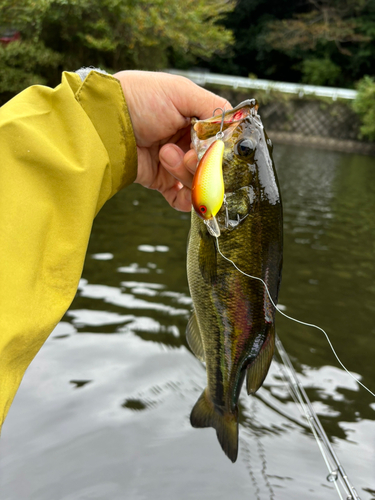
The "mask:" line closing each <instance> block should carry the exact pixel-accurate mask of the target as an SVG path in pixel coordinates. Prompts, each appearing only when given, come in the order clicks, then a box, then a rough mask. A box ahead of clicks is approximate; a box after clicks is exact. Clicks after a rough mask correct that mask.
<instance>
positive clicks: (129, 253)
mask: <svg viewBox="0 0 375 500" xmlns="http://www.w3.org/2000/svg"><path fill="white" fill-rule="evenodd" d="M275 162H276V165H277V168H278V172H279V178H280V184H281V189H282V193H283V201H284V218H285V258H284V271H283V281H282V287H281V294H280V303H281V304H282V306H284V307H285V312H286V313H287V314H289V315H292V316H295V317H297V318H299V319H302V320H304V321H308V322H313V323H317V324H319V325H320V326H322V327H323V328H324V329H326V330H327V332H328V333H329V335H330V337H331V339H332V341H333V343H334V345H335V347H336V349H337V352H338V354H339V356H340V357H341V359H342V361H343V362H344V363H345V365H346V366H347V367H348V368H349V369H351V370H352V371H353V373H355V374H356V375H357V376H359V377H360V378H361V381H362V382H363V383H365V384H367V385H368V386H370V388H371V389H372V390H374V389H375V377H374V375H375V370H374V357H375V343H374V341H373V339H374V334H375V324H374V318H375V283H374V275H375V273H374V270H375V262H374V255H375V217H374V212H375V167H374V160H373V159H372V158H367V157H363V156H354V155H345V154H339V153H333V152H325V151H318V150H312V149H311V150H309V149H306V148H297V147H290V146H280V145H277V146H275ZM188 231H189V215H188V214H182V213H178V212H175V211H173V210H171V209H170V208H169V207H168V206H167V205H166V202H164V200H163V199H162V198H161V197H160V196H159V195H158V193H154V192H150V191H147V190H145V189H143V188H140V187H139V186H131V187H130V188H128V189H126V190H125V191H124V192H122V193H120V194H118V195H117V196H116V197H115V198H114V199H113V200H111V201H110V202H108V203H107V205H106V206H105V207H104V209H103V210H102V212H101V213H100V214H99V216H98V217H97V219H96V221H95V224H94V228H93V233H92V238H91V242H90V245H89V249H88V254H87V259H86V264H85V269H84V272H83V277H82V280H81V283H80V287H79V291H78V293H77V296H76V298H75V300H74V302H73V304H72V306H71V308H70V310H69V311H68V313H67V314H66V316H65V317H64V318H63V320H62V321H61V323H60V324H59V325H58V327H57V328H56V329H55V331H54V332H53V333H52V334H51V336H50V338H49V340H48V341H47V342H46V344H45V345H44V347H43V348H42V350H41V351H40V353H39V354H38V356H37V357H36V358H35V360H34V362H33V363H32V364H31V366H30V368H29V370H28V371H27V373H26V376H25V378H24V380H23V382H22V385H21V388H20V390H19V392H18V394H17V396H16V399H15V401H14V404H13V406H12V408H11V410H10V412H9V415H8V418H7V420H6V422H5V424H4V428H3V433H2V438H1V448H0V471H1V472H0V474H1V476H0V485H1V488H0V499H1V500H51V499H54V500H55V499H56V500H86V499H95V500H120V499H121V500H122V499H131V500H133V499H134V500H144V499H145V500H146V499H150V498H164V499H165V500H172V499H173V500H174V499H175V498H179V499H182V500H185V499H194V500H200V499H202V500H209V499H215V500H220V499H227V498H243V499H247V498H248V499H256V500H258V499H261V500H263V499H281V500H282V499H288V500H290V499H291V500H294V499H295V500H300V499H304V500H305V499H316V498H324V499H331V498H332V499H335V498H338V497H337V493H336V491H335V490H334V489H333V487H332V485H331V484H330V483H328V482H327V480H326V476H327V471H326V468H325V465H324V462H323V460H322V458H321V456H320V453H319V450H318V447H317V445H316V443H315V441H314V439H313V437H312V435H311V433H310V431H309V430H308V429H306V426H305V424H304V421H303V418H302V417H301V416H300V413H299V411H298V409H297V407H296V405H295V403H294V402H293V400H292V398H291V397H290V395H289V392H288V390H287V388H286V386H285V384H284V382H283V380H282V377H281V372H280V367H279V365H278V363H277V362H274V363H273V365H272V368H271V371H270V373H269V375H268V377H267V379H266V381H265V384H264V386H263V387H262V388H261V390H260V391H259V393H258V394H257V395H256V396H255V397H247V396H246V394H245V391H243V395H242V398H241V425H240V452H239V458H238V461H237V463H236V464H235V465H232V464H231V463H230V461H229V460H228V459H227V458H226V457H225V455H224V453H223V452H222V451H221V449H220V446H219V444H218V443H217V440H216V436H215V432H214V431H213V430H212V429H192V428H191V426H190V424H189V419H188V417H189V413H190V410H191V408H192V406H193V405H194V403H195V401H196V399H197V398H198V396H199V395H200V393H201V391H202V389H203V387H204V385H205V372H204V369H203V367H202V366H201V364H200V363H199V361H197V360H196V359H195V358H194V357H193V355H192V354H191V353H190V351H189V350H188V348H187V345H186V341H185V336H184V331H185V327H186V323H187V320H188V317H189V310H190V308H191V301H190V298H189V292H188V287H187V280H186V270H185V259H186V240H187V234H188ZM277 330H278V334H279V336H280V338H281V340H282V342H283V344H284V346H285V348H286V350H287V352H288V353H289V355H290V356H291V358H292V361H293V363H294V365H295V368H296V370H297V372H298V373H299V376H300V379H301V381H302V382H303V385H304V387H305V388H306V391H307V393H308V395H309V397H310V398H311V400H312V402H313V405H314V408H315V410H316V411H317V413H318V415H319V417H320V418H321V421H322V424H323V426H324V428H325V430H326V432H327V434H328V436H329V437H330V439H331V442H332V444H333V446H334V449H335V451H336V453H337V454H338V456H339V459H340V460H341V462H342V464H343V466H344V468H345V470H346V472H347V473H348V475H349V478H350V480H351V481H352V482H353V484H354V486H355V487H356V488H357V491H358V493H359V495H360V497H361V498H362V500H370V499H374V498H375V401H374V399H373V398H372V397H371V396H370V395H369V394H367V393H366V392H365V391H364V390H363V389H359V388H358V386H357V385H356V383H355V382H354V381H353V380H351V379H350V378H349V376H348V375H347V374H346V373H345V372H344V371H343V370H342V369H341V368H340V367H339V366H338V365H337V363H336V361H335V359H334V357H333V354H332V353H331V351H330V349H329V347H328V344H327V342H326V340H325V339H324V337H323V335H322V334H321V333H320V332H318V331H316V330H313V329H309V328H307V327H304V326H301V325H297V324H295V323H291V322H289V321H288V320H286V319H285V318H283V317H281V316H278V318H277Z"/></svg>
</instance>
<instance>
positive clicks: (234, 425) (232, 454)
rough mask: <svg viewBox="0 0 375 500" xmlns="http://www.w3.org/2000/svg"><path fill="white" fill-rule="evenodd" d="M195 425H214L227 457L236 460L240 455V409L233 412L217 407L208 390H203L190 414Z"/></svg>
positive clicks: (191, 421)
mask: <svg viewBox="0 0 375 500" xmlns="http://www.w3.org/2000/svg"><path fill="white" fill-rule="evenodd" d="M190 423H191V425H192V426H193V427H213V428H214V429H216V435H217V439H218V440H219V443H220V446H221V447H222V449H223V451H224V453H225V454H226V455H227V457H228V458H229V459H230V460H231V461H232V462H235V461H236V460H237V455H238V410H237V408H236V410H235V411H234V412H232V413H229V412H227V411H221V409H218V408H216V407H215V405H214V404H213V402H212V401H211V398H210V396H209V394H208V392H207V388H206V389H205V390H204V391H203V392H202V394H201V396H200V398H199V399H198V401H197V402H196V403H195V406H194V408H193V409H192V411H191V414H190Z"/></svg>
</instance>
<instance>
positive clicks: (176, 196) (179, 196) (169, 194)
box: [161, 183, 191, 212]
mask: <svg viewBox="0 0 375 500" xmlns="http://www.w3.org/2000/svg"><path fill="white" fill-rule="evenodd" d="M161 194H162V195H163V196H164V198H165V199H166V200H167V202H168V203H169V204H170V206H171V207H172V208H174V209H175V210H179V211H180V212H190V210H191V190H190V189H189V188H187V187H186V186H182V184H181V183H176V184H175V185H174V186H172V187H170V188H169V189H167V190H166V191H164V192H163V193H161Z"/></svg>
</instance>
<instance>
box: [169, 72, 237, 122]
mask: <svg viewBox="0 0 375 500" xmlns="http://www.w3.org/2000/svg"><path fill="white" fill-rule="evenodd" d="M180 78H181V86H177V87H176V90H175V92H173V94H172V95H171V98H172V101H173V103H174V105H175V106H176V108H177V110H178V111H179V112H180V113H181V114H182V115H184V116H196V117H197V118H199V119H200V120H203V119H205V118H209V117H211V116H212V113H213V111H214V109H215V108H219V107H220V108H224V107H225V109H226V110H229V109H232V105H231V104H230V103H229V101H227V99H225V98H224V97H220V96H218V95H216V94H214V93H212V92H210V91H208V90H206V89H204V88H202V87H199V86H198V85H196V84H195V83H193V82H192V81H190V80H188V79H187V78H184V77H180ZM177 89H178V90H177Z"/></svg>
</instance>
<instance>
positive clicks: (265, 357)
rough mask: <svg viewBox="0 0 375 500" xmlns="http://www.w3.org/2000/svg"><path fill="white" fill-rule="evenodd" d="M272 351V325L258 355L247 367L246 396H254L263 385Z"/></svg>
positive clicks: (273, 339) (273, 345)
mask: <svg viewBox="0 0 375 500" xmlns="http://www.w3.org/2000/svg"><path fill="white" fill-rule="evenodd" d="M274 351H275V328H274V326H273V325H272V326H271V327H270V329H269V331H268V334H267V336H266V339H265V341H264V343H263V346H262V349H261V350H260V353H259V354H258V356H257V357H256V358H255V359H254V360H253V361H252V363H251V364H250V365H249V366H248V367H247V374H246V389H247V393H248V394H254V393H255V392H256V391H257V390H258V389H259V388H260V386H261V385H262V384H263V382H264V379H265V378H266V376H267V373H268V370H269V367H270V364H271V361H272V357H273V353H274Z"/></svg>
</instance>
